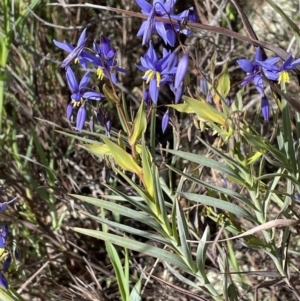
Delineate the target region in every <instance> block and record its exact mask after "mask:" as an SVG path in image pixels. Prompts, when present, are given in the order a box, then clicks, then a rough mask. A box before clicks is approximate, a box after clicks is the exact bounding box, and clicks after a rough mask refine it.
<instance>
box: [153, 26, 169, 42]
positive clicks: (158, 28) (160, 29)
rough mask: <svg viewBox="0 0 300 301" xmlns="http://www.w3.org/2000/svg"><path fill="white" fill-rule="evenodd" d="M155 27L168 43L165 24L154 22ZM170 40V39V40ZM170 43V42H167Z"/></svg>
mask: <svg viewBox="0 0 300 301" xmlns="http://www.w3.org/2000/svg"><path fill="white" fill-rule="evenodd" d="M155 29H156V31H157V33H158V34H159V35H160V37H161V38H162V39H163V40H164V42H165V43H166V44H168V43H169V41H168V37H167V32H166V28H165V24H164V23H163V22H155ZM170 42H172V41H170ZM169 44H170V43H169Z"/></svg>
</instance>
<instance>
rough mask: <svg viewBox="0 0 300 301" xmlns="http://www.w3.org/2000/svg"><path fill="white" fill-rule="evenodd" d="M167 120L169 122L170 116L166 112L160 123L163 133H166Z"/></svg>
mask: <svg viewBox="0 0 300 301" xmlns="http://www.w3.org/2000/svg"><path fill="white" fill-rule="evenodd" d="M169 120H170V115H169V110H167V111H166V113H165V114H164V116H163V118H162V121H161V129H162V132H163V133H164V132H165V131H166V129H167V127H168V124H169Z"/></svg>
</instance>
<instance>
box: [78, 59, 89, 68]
mask: <svg viewBox="0 0 300 301" xmlns="http://www.w3.org/2000/svg"><path fill="white" fill-rule="evenodd" d="M78 60H79V63H80V65H81V66H82V68H84V69H87V60H86V59H85V58H83V57H81V56H80V57H79V58H78Z"/></svg>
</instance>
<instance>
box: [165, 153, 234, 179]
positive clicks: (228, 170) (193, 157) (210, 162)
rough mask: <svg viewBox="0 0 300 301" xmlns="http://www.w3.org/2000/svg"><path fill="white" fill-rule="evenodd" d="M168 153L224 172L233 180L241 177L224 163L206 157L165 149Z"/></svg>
mask: <svg viewBox="0 0 300 301" xmlns="http://www.w3.org/2000/svg"><path fill="white" fill-rule="evenodd" d="M164 150H165V151H166V152H168V153H170V154H173V155H175V156H178V157H180V158H183V159H186V160H188V161H190V162H195V163H197V164H200V165H204V166H207V167H210V168H213V169H215V170H218V171H220V172H222V173H223V174H227V175H230V176H232V177H233V178H236V177H239V175H238V174H237V173H236V172H235V171H234V170H233V169H231V168H230V167H229V166H226V165H223V164H222V163H220V162H218V161H216V160H213V159H210V158H207V157H205V156H201V155H197V154H192V153H188V152H183V151H176V150H171V149H164Z"/></svg>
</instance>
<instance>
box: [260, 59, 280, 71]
mask: <svg viewBox="0 0 300 301" xmlns="http://www.w3.org/2000/svg"><path fill="white" fill-rule="evenodd" d="M258 64H259V65H260V66H262V67H263V68H265V69H267V70H270V71H275V72H279V71H280V70H281V68H280V67H278V66H276V65H274V64H271V63H268V62H267V61H263V62H258Z"/></svg>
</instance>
